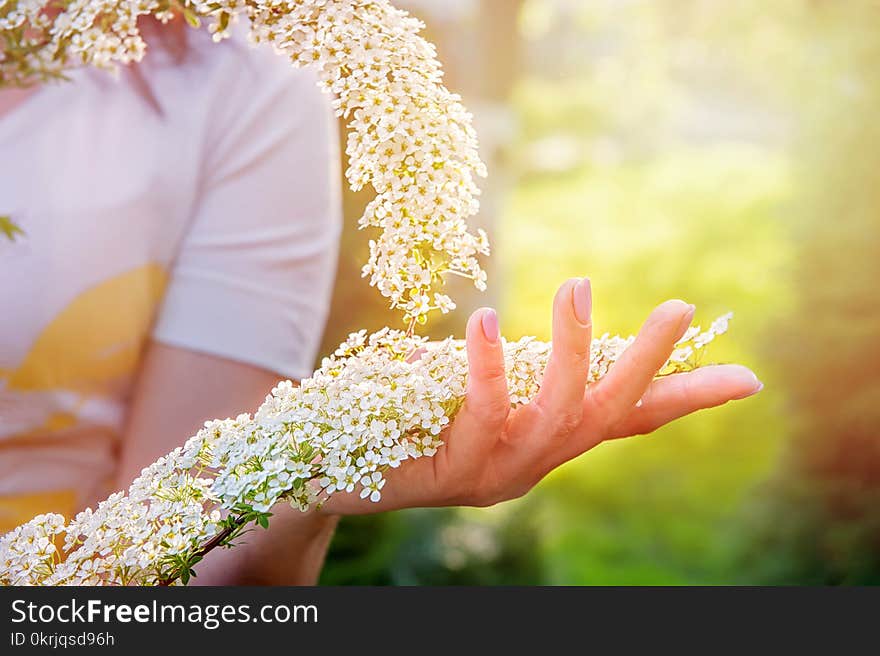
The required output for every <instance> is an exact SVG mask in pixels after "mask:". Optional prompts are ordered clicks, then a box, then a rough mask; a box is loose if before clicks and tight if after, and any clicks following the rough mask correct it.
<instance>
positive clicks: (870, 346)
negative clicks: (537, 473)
mask: <svg viewBox="0 0 880 656" xmlns="http://www.w3.org/2000/svg"><path fill="white" fill-rule="evenodd" d="M404 4H405V3H404ZM411 4H412V5H413V10H414V12H415V13H416V14H417V15H422V16H424V18H425V20H426V21H427V22H428V24H429V31H430V32H431V34H430V36H431V38H433V39H435V40H436V41H437V42H438V43H439V45H440V55H441V58H442V59H444V60H445V61H446V62H447V68H448V70H449V80H448V82H449V85H450V86H451V87H453V88H455V89H461V90H462V92H463V94H464V96H465V102H466V104H469V105H470V106H471V107H472V109H474V110H475V113H476V114H477V121H478V128H481V126H483V127H482V129H481V133H482V134H484V135H488V138H486V137H485V136H484V142H486V141H488V143H487V144H486V159H487V160H488V162H489V164H490V170H491V177H490V180H489V183H488V187H487V199H486V201H487V202H486V206H487V207H488V208H489V209H488V210H487V212H486V213H484V215H483V216H482V217H481V219H480V220H481V221H482V222H483V223H484V224H485V225H486V226H487V227H488V228H489V229H490V232H491V234H492V235H493V237H494V245H495V251H496V252H495V256H494V258H493V261H492V265H491V274H492V277H491V280H490V284H491V291H490V293H489V296H488V298H486V297H478V296H477V295H475V294H474V293H471V292H469V291H467V290H466V289H461V290H460V291H459V292H458V296H457V297H458V298H462V297H463V300H462V302H461V303H460V309H459V311H458V312H457V313H455V314H454V316H452V317H451V318H450V319H449V320H447V321H445V322H442V323H441V324H440V325H438V326H435V328H434V330H435V334H437V335H438V336H444V335H446V334H449V333H458V334H461V327H462V324H463V321H464V320H465V319H466V316H467V313H468V311H469V310H470V309H472V308H474V307H476V306H477V305H478V304H497V305H498V306H499V308H500V315H501V321H502V328H503V331H504V332H505V334H506V335H508V336H510V337H519V336H520V335H523V334H534V335H538V336H540V337H542V338H549V336H550V335H549V308H550V303H551V299H552V296H553V294H554V292H555V289H556V287H557V285H558V284H559V283H560V282H562V281H563V280H564V279H565V278H567V277H570V276H584V275H588V276H590V277H591V279H592V281H593V288H594V294H595V301H594V307H595V323H596V326H597V329H598V330H599V332H603V331H606V330H607V331H609V332H620V333H629V332H634V331H636V330H637V329H638V327H639V323H640V321H641V320H642V319H643V318H644V317H645V316H646V314H647V313H648V311H649V310H650V309H651V308H652V307H653V306H654V305H656V304H657V303H659V302H661V301H663V300H665V299H667V298H672V297H681V298H684V299H687V300H688V301H690V302H693V303H696V304H697V306H698V315H697V322H699V321H701V320H702V321H703V322H708V321H711V319H712V318H714V317H715V316H717V315H719V314H721V313H723V312H726V311H728V310H733V311H734V312H735V319H734V323H733V324H732V330H731V333H730V334H729V335H728V336H726V337H725V338H724V339H723V340H719V341H718V342H717V343H716V344H714V345H713V350H712V351H711V355H712V359H713V360H716V361H719V362H728V361H729V362H733V361H735V362H742V363H744V364H747V365H749V366H750V367H752V368H753V369H754V370H755V371H756V372H757V373H758V375H759V377H761V379H762V380H763V381H764V382H765V385H766V388H765V390H764V392H763V393H762V394H760V395H759V396H758V397H756V398H754V399H750V400H748V401H744V402H740V403H736V404H730V405H728V406H725V407H723V408H720V409H716V410H712V411H709V412H705V413H703V414H700V415H698V416H694V417H690V418H687V419H684V420H682V421H679V422H678V423H676V424H674V425H672V426H669V427H666V428H665V429H663V430H661V431H659V432H657V433H656V434H654V435H651V436H648V437H641V438H635V439H632V440H628V441H620V442H616V443H609V444H605V445H602V446H600V447H598V448H597V449H595V450H594V451H592V452H590V453H589V454H587V455H585V456H583V457H581V458H580V459H578V460H577V461H575V462H572V463H569V464H568V465H566V466H564V467H562V468H561V469H559V470H558V471H556V472H554V473H553V474H552V475H551V476H550V477H548V478H547V479H546V480H545V481H543V482H542V483H541V484H540V485H539V486H538V487H537V488H536V489H535V490H534V491H533V492H532V493H531V494H529V495H528V496H526V497H525V498H524V499H521V500H518V501H516V502H511V503H507V504H502V505H500V506H497V507H494V508H490V509H485V510H475V509H443V510H419V511H408V512H401V513H395V514H385V515H381V516H375V517H362V518H356V519H348V520H345V521H344V522H343V523H342V525H341V526H340V529H339V531H338V533H337V536H336V538H335V540H334V543H333V547H332V550H331V553H330V556H329V559H328V563H327V566H326V568H325V571H324V575H323V579H322V582H323V583H334V584H349V583H355V584H533V583H543V584H734V583H739V584H794V583H874V582H880V440H878V426H880V345H878V344H880V340H878V338H880V297H878V293H877V290H876V287H875V286H876V284H877V281H878V279H880V241H878V238H880V127H878V123H877V117H878V116H880V5H878V3H876V2H872V1H868V0H864V1H863V0H846V2H838V1H834V0H775V1H774V2H772V3H768V2H763V1H761V0H737V1H736V2H727V1H725V0H664V1H659V2H649V1H635V0H627V1H624V0H584V1H579V0H569V1H564V0H526V1H525V2H517V1H515V0H482V1H479V0H473V1H471V2H468V1H467V0H460V1H458V2H451V3H449V4H448V6H447V5H446V3H437V4H440V5H444V7H443V8H441V9H440V10H437V9H436V8H435V10H434V13H433V14H432V13H429V12H425V13H423V12H422V11H421V10H422V9H423V5H425V4H426V3H417V2H412V3H411ZM508 27H509V29H508ZM493 30H494V32H495V33H496V34H495V36H492V35H491V33H492V32H493ZM499 30H500V31H502V32H504V34H505V35H506V38H504V39H501V40H499V37H498V35H497V33H498V32H499ZM505 30H506V31H505ZM499 44H501V45H499ZM477 63H479V65H477ZM502 127H503V129H501V128H502ZM364 200H365V199H364V197H362V196H361V197H357V196H349V197H348V198H347V208H346V211H347V214H348V218H349V221H348V224H349V230H348V232H347V234H346V235H345V240H344V247H343V257H342V261H341V264H340V277H339V286H338V290H337V295H336V300H335V303H334V312H333V318H332V320H331V329H330V331H329V334H328V336H327V346H328V348H329V346H330V345H331V344H334V343H336V342H338V341H339V340H340V339H341V338H342V337H343V336H344V334H345V333H347V332H348V331H349V330H352V329H355V328H361V327H371V328H372V327H377V326H380V325H383V324H385V323H386V322H388V321H393V317H391V315H389V314H388V313H387V312H386V311H385V310H384V308H383V307H382V304H381V301H379V300H378V299H379V297H378V295H377V294H375V293H373V292H372V291H370V290H368V288H367V286H366V283H365V282H364V281H362V280H360V278H359V276H358V273H359V267H360V262H362V261H363V260H364V259H365V249H366V239H367V238H368V236H367V235H363V234H360V233H357V232H356V231H355V230H354V229H353V228H352V226H353V225H354V223H355V219H356V218H357V216H358V215H359V213H360V209H361V208H362V206H363V203H364Z"/></svg>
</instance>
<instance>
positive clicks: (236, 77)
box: [142, 24, 319, 103]
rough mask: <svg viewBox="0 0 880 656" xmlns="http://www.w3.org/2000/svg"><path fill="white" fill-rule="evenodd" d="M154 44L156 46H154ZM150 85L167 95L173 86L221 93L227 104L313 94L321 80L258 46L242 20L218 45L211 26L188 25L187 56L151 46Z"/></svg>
mask: <svg viewBox="0 0 880 656" xmlns="http://www.w3.org/2000/svg"><path fill="white" fill-rule="evenodd" d="M150 46H151V47H150ZM142 66H143V69H144V76H145V78H146V80H147V82H148V83H153V84H155V85H156V87H157V90H158V91H159V92H160V93H161V92H163V91H164V90H165V89H164V88H163V87H167V88H168V89H173V90H174V91H175V92H176V93H181V92H184V93H188V94H190V95H192V96H194V97H203V98H211V97H216V96H218V95H219V96H220V98H222V101H223V102H226V103H228V102H232V101H234V100H235V99H236V98H245V99H246V98H248V97H251V96H253V95H254V94H257V95H261V94H263V93H275V92H277V91H278V90H279V89H280V88H283V89H284V90H285V91H286V92H287V93H294V94H296V93H302V94H306V95H313V94H317V93H319V91H318V90H317V89H316V88H315V83H316V81H317V78H316V76H315V74H314V73H313V72H312V71H311V70H306V69H294V68H293V67H292V66H291V64H290V62H289V61H288V60H287V58H286V57H283V56H279V55H277V54H276V53H275V52H274V51H273V50H272V49H271V48H270V47H269V46H268V45H265V44H260V45H257V46H254V45H252V44H251V43H249V42H248V39H247V28H246V26H245V25H243V24H239V25H237V26H235V27H234V28H233V29H232V36H231V37H230V38H228V39H224V40H223V41H220V42H219V43H215V42H214V41H213V40H212V38H211V35H210V34H209V33H208V31H207V30H205V29H198V30H193V29H188V30H187V31H186V46H185V48H184V49H183V52H182V55H179V56H178V55H176V54H174V53H170V52H169V51H168V50H167V49H165V48H163V47H162V46H161V45H160V44H155V43H154V44H148V51H147V54H146V55H145V59H144V62H143V64H142Z"/></svg>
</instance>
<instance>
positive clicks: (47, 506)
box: [0, 490, 77, 535]
mask: <svg viewBox="0 0 880 656" xmlns="http://www.w3.org/2000/svg"><path fill="white" fill-rule="evenodd" d="M76 500H77V494H76V492H75V491H74V490H56V491H53V492H37V493H34V494H19V495H15V496H5V497H3V496H0V535H2V534H4V533H6V532H7V531H11V530H12V529H14V528H15V527H16V526H18V525H20V524H24V523H25V522H27V521H29V520H30V519H32V518H33V517H34V516H35V515H39V514H41V513H48V512H55V513H60V514H62V515H64V516H65V517H67V518H68V519H70V517H72V516H73V515H74V514H75V512H76Z"/></svg>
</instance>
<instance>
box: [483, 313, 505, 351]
mask: <svg viewBox="0 0 880 656" xmlns="http://www.w3.org/2000/svg"><path fill="white" fill-rule="evenodd" d="M481 323H482V324H483V334H484V335H485V336H486V339H487V340H488V341H489V343H490V344H494V343H495V342H497V341H498V338H499V337H500V336H501V334H500V332H499V330H498V313H497V312H495V310H486V311H485V312H483V318H482V320H481Z"/></svg>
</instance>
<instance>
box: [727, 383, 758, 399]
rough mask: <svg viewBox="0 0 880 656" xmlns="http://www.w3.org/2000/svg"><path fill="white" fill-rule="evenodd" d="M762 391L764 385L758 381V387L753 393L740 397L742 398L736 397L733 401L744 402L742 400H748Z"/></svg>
mask: <svg viewBox="0 0 880 656" xmlns="http://www.w3.org/2000/svg"><path fill="white" fill-rule="evenodd" d="M762 389H764V383H762V382H761V381H758V386H757V387H756V388H755V389H753V390H752V391H751V392H746V393H745V394H742V395H740V396H737V397H734V399H733V400H734V401H740V400H742V399H747V398H749V397H750V396H754V395H755V394H757V393H758V392H760V391H761V390H762Z"/></svg>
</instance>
